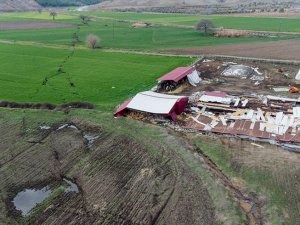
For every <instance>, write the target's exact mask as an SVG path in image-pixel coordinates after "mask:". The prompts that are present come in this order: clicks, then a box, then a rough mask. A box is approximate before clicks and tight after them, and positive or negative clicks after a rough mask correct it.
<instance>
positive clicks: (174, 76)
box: [158, 66, 195, 82]
mask: <svg viewBox="0 0 300 225" xmlns="http://www.w3.org/2000/svg"><path fill="white" fill-rule="evenodd" d="M194 70H195V68H194V67H190V66H189V67H178V68H176V69H175V70H172V71H171V72H169V73H167V74H165V75H164V76H162V77H161V78H159V79H158V80H159V81H175V82H178V81H180V80H181V79H183V78H185V77H186V76H187V75H189V74H191V73H192V72H193V71H194Z"/></svg>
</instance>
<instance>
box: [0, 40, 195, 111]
mask: <svg viewBox="0 0 300 225" xmlns="http://www.w3.org/2000/svg"><path fill="white" fill-rule="evenodd" d="M70 53H71V50H67V49H65V50H64V49H51V48H38V47H31V46H18V45H3V44H0V67H1V68H5V70H2V71H0V80H1V82H0V96H1V100H9V101H17V102H52V103H62V102H69V101H75V100H80V101H89V102H92V103H95V104H97V105H101V106H108V107H110V106H113V105H116V104H118V103H120V102H121V101H123V100H124V99H126V98H128V97H129V96H132V95H134V94H135V93H137V92H138V91H141V90H146V89H149V88H150V87H151V86H153V85H154V84H155V80H156V78H158V77H160V76H161V75H163V74H164V73H166V72H168V71H170V70H171V69H174V68H175V67H177V66H184V65H188V64H190V63H191V62H192V59H190V58H180V57H162V56H147V55H134V54H120V53H104V52H101V51H91V50H76V51H75V53H74V55H73V56H71V57H70V58H69V60H68V61H67V62H66V63H65V64H64V66H63V71H65V72H66V73H62V74H59V75H56V73H57V70H58V67H59V65H62V61H64V60H65V58H66V57H67V56H68V55H69V54H70ZM12 59H13V60H12ZM16 65H18V66H16ZM46 76H47V77H48V83H47V85H42V82H43V81H44V79H45V77H46ZM70 82H73V83H74V85H75V87H71V86H70ZM112 87H115V88H112Z"/></svg>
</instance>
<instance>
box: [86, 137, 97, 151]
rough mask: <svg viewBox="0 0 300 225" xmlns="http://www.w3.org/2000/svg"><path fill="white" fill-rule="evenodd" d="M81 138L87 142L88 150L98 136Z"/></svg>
mask: <svg viewBox="0 0 300 225" xmlns="http://www.w3.org/2000/svg"><path fill="white" fill-rule="evenodd" d="M83 138H84V139H85V140H86V141H87V143H88V148H90V147H91V146H92V145H93V143H94V142H95V141H96V140H97V139H98V138H99V136H91V135H84V136H83Z"/></svg>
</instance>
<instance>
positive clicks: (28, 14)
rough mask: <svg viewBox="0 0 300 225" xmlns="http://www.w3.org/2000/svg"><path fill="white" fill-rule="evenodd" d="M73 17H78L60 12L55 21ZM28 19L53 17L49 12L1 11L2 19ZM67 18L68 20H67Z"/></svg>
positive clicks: (69, 19) (49, 18) (0, 17)
mask: <svg viewBox="0 0 300 225" xmlns="http://www.w3.org/2000/svg"><path fill="white" fill-rule="evenodd" d="M72 19H77V16H72V15H67V14H61V13H58V14H57V16H56V18H55V21H56V22H58V21H61V20H64V22H70V21H71V20H72ZM28 20H50V21H52V17H51V16H50V15H49V12H42V13H38V12H16V13H1V14H0V21H28ZM66 20H67V21H66Z"/></svg>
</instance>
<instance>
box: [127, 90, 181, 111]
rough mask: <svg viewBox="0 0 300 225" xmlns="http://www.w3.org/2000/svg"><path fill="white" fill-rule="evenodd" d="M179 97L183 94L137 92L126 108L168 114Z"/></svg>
mask: <svg viewBox="0 0 300 225" xmlns="http://www.w3.org/2000/svg"><path fill="white" fill-rule="evenodd" d="M181 98H183V96H174V95H165V94H159V93H155V92H152V91H145V92H141V93H139V94H137V95H136V96H135V97H134V98H133V99H132V100H131V101H130V103H129V104H128V105H127V108H128V109H134V110H138V111H143V112H149V113H157V114H168V113H169V112H170V111H171V109H172V108H173V107H174V105H175V104H176V102H177V100H178V99H181Z"/></svg>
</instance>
